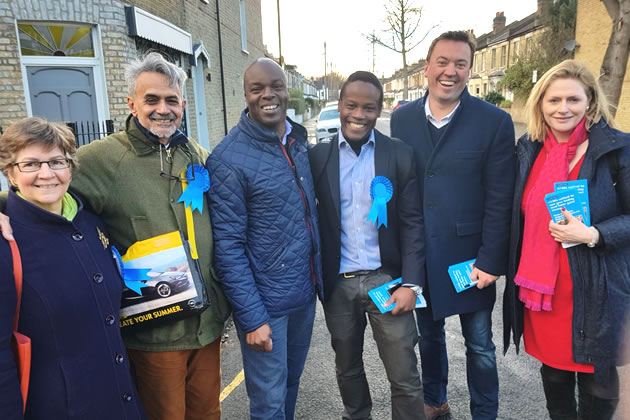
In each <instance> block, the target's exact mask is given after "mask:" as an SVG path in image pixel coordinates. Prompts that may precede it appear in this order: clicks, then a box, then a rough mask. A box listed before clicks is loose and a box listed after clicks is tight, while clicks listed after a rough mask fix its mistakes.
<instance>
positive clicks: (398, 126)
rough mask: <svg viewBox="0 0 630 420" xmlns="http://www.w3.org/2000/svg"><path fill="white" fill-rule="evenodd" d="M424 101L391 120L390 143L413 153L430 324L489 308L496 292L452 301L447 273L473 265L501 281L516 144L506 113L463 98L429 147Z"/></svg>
mask: <svg viewBox="0 0 630 420" xmlns="http://www.w3.org/2000/svg"><path fill="white" fill-rule="evenodd" d="M426 98H427V96H425V97H424V98H420V99H417V100H415V101H413V102H410V103H408V104H405V105H403V106H402V107H400V108H398V109H397V110H396V111H395V112H394V113H393V115H392V119H391V135H392V137H397V138H399V139H401V140H402V141H404V142H405V143H407V144H409V145H411V147H413V149H414V154H415V157H416V168H417V172H418V186H419V189H420V199H421V200H422V203H423V207H424V209H423V210H424V232H425V249H426V267H427V289H428V290H429V293H428V297H429V301H430V302H429V305H430V307H431V309H432V311H433V318H434V319H441V318H444V317H447V316H449V315H453V314H462V313H468V312H475V311H479V310H482V309H488V308H491V307H492V306H493V305H494V301H495V298H496V287H495V286H494V285H492V286H489V287H486V288H485V289H482V290H480V289H477V288H476V287H475V288H472V289H469V290H466V291H465V292H462V293H456V292H455V287H454V286H453V284H452V283H451V280H450V278H449V275H448V267H449V266H450V265H453V264H457V263H460V262H464V261H467V260H471V259H473V258H476V259H477V262H476V266H477V267H478V268H479V269H480V270H483V271H485V272H487V273H490V274H494V275H501V274H505V272H506V269H507V244H508V236H509V222H510V213H511V210H512V188H513V185H514V184H513V182H514V161H515V158H514V141H515V139H514V125H513V124H512V119H511V118H510V116H509V115H508V114H507V113H506V112H504V111H502V110H500V109H499V108H497V107H495V106H494V105H491V104H489V103H487V102H485V101H483V100H481V99H477V98H475V97H472V96H470V95H469V94H468V92H467V91H466V90H464V92H463V93H462V95H461V97H460V100H461V102H460V105H459V107H458V108H457V110H456V111H455V114H454V116H453V119H452V120H451V121H450V122H449V123H448V125H447V126H446V128H445V129H444V130H445V132H444V134H443V135H442V137H441V139H440V141H439V142H438V143H437V144H436V145H435V147H434V146H433V145H432V142H431V138H430V133H429V127H428V122H427V118H426V115H425V112H424V101H425V99H426ZM426 295H427V294H426V293H425V296H426Z"/></svg>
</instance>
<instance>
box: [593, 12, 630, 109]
mask: <svg viewBox="0 0 630 420" xmlns="http://www.w3.org/2000/svg"><path fill="white" fill-rule="evenodd" d="M601 1H602V3H604V6H605V7H606V11H607V12H608V15H609V16H610V18H611V19H612V31H611V34H610V39H609V40H608V48H606V54H605V55H604V60H603V61H602V67H601V70H600V71H601V73H600V77H599V82H600V84H601V86H602V89H603V90H604V93H605V94H606V96H607V97H608V99H609V100H610V103H611V104H612V105H613V107H612V110H611V111H612V112H613V115H614V114H615V113H616V111H617V105H618V104H619V97H620V96H621V88H622V85H623V79H624V78H625V76H626V66H627V65H628V55H629V53H630V0H601Z"/></svg>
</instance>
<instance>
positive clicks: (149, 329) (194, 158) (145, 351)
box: [0, 53, 230, 420]
mask: <svg viewBox="0 0 630 420" xmlns="http://www.w3.org/2000/svg"><path fill="white" fill-rule="evenodd" d="M185 81H186V73H185V72H184V71H183V70H182V69H180V68H179V67H177V66H175V65H174V64H171V63H169V62H167V61H166V60H165V59H164V58H163V57H162V56H161V55H160V54H158V53H151V54H148V55H147V56H146V57H145V58H144V59H143V60H139V61H135V62H133V63H131V64H130V65H129V66H128V68H127V82H128V86H129V96H128V97H127V103H128V105H129V109H130V111H131V114H130V115H129V116H128V117H127V120H126V122H125V128H124V130H123V131H121V132H118V133H116V134H112V135H110V136H108V137H105V138H104V139H101V140H98V141H95V142H92V143H90V144H89V145H87V146H83V147H81V148H80V149H79V150H78V152H77V158H78V160H79V163H80V168H76V169H75V170H74V171H73V174H72V175H73V180H72V183H71V185H70V189H71V190H72V191H73V192H74V193H76V194H77V195H78V196H79V198H81V200H82V201H83V203H84V204H85V205H86V206H87V207H89V208H90V209H91V210H92V211H93V212H94V213H96V214H97V215H99V216H100V217H102V218H103V220H104V221H105V224H106V225H107V229H108V231H109V232H108V233H109V240H110V241H111V242H112V244H113V245H114V246H116V248H117V249H118V250H119V251H120V252H121V253H123V254H124V253H125V252H126V250H127V249H128V248H129V247H130V246H131V245H132V244H134V243H135V242H138V241H142V240H145V239H148V238H152V237H155V236H158V235H162V234H166V233H169V232H173V231H179V232H181V233H182V234H183V235H184V237H185V238H186V239H187V240H190V239H189V234H190V233H191V232H192V231H191V230H190V229H194V233H195V237H196V244H197V250H198V255H199V259H198V261H199V266H200V274H201V277H202V278H203V282H204V283H205V286H206V290H207V293H208V296H209V299H210V301H211V305H210V307H209V308H208V309H206V310H205V311H203V312H201V313H196V314H193V315H190V316H188V317H186V318H184V319H180V320H177V321H169V322H166V323H161V324H160V325H159V326H151V325H147V326H146V327H145V326H142V327H137V328H138V329H132V330H131V331H129V332H127V331H126V328H125V329H123V338H124V340H125V344H126V345H127V350H128V356H129V359H130V361H131V363H132V366H133V368H134V369H135V373H136V376H137V386H138V391H139V395H140V398H141V400H142V403H143V405H144V407H145V410H146V412H147V415H148V418H149V419H151V420H184V419H187V420H190V419H199V420H201V419H203V420H210V419H212V420H219V419H220V417H221V406H220V403H219V394H220V391H221V361H220V349H221V334H222V332H223V327H224V322H225V321H226V319H227V317H228V315H229V313H230V307H229V305H228V303H227V301H226V299H225V296H224V294H223V291H222V290H221V288H220V287H219V286H218V284H217V282H216V279H215V276H214V271H213V269H212V258H213V242H212V228H211V223H210V217H209V215H208V213H209V212H208V208H207V206H208V204H207V201H206V196H205V194H201V195H202V196H203V197H200V200H202V201H200V203H201V204H202V207H203V210H204V211H203V212H199V211H194V212H193V216H192V219H193V223H192V224H191V223H188V224H187V222H186V214H185V208H184V203H183V202H182V203H180V202H178V199H179V198H180V196H181V195H182V191H183V188H182V181H186V179H184V177H186V178H188V175H186V171H187V170H188V169H189V168H190V166H191V165H193V164H194V165H204V163H205V161H206V159H207V157H208V152H207V151H206V150H204V149H203V148H202V147H200V146H199V145H198V144H197V143H196V142H194V141H189V139H188V138H187V137H186V136H185V135H184V134H183V133H182V132H181V131H179V130H178V127H179V126H180V124H181V121H182V116H183V113H184V107H185V106H186V100H185V99H184V97H183V94H182V92H183V88H184V83H185ZM195 171H197V168H195ZM195 174H196V175H195V176H201V175H200V174H199V173H198V172H195ZM191 225H194V227H192V226H191ZM0 228H1V230H2V232H3V235H4V236H5V238H7V239H11V238H10V236H11V234H10V232H11V229H10V226H9V221H8V218H7V217H6V216H4V215H2V214H1V213H0ZM190 236H192V235H190ZM72 239H73V240H81V239H82V236H81V235H77V234H76V232H75V234H73V235H72ZM104 246H105V245H104ZM86 274H87V279H86V281H90V282H92V281H93V282H94V283H95V285H94V287H95V288H98V287H99V286H100V284H101V283H102V281H103V276H102V275H101V274H100V273H86ZM101 287H102V286H101ZM98 290H100V289H95V293H97V292H98ZM107 315H108V314H103V319H104V321H103V322H105V323H106V325H107V328H112V330H111V331H112V333H115V334H117V333H118V325H115V322H109V321H108V320H111V319H113V317H111V316H107ZM86 357H89V355H86ZM126 357H127V355H126V354H112V358H111V360H112V369H120V368H122V366H123V365H124V361H125V358H126ZM94 380H98V378H94ZM121 398H122V401H123V402H122V404H125V402H126V401H128V400H129V398H131V397H130V396H129V395H127V394H124V395H121Z"/></svg>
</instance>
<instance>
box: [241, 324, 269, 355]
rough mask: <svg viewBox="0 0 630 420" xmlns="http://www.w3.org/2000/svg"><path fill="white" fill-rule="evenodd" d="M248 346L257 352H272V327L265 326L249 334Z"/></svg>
mask: <svg viewBox="0 0 630 420" xmlns="http://www.w3.org/2000/svg"><path fill="white" fill-rule="evenodd" d="M246 338H247V345H248V346H249V347H251V348H252V349H253V350H256V351H265V352H270V351H271V349H272V348H273V341H272V340H271V327H270V326H269V324H263V325H261V326H260V327H258V328H257V329H255V330H254V331H252V332H248V333H247V336H246Z"/></svg>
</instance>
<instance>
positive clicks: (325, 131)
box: [315, 107, 341, 143]
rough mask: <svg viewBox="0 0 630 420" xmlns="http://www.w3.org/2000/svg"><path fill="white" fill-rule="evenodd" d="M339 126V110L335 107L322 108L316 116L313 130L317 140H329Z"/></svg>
mask: <svg viewBox="0 0 630 420" xmlns="http://www.w3.org/2000/svg"><path fill="white" fill-rule="evenodd" d="M340 127H341V121H340V120H339V111H337V108H336V107H335V108H324V109H323V110H322V112H320V113H319V116H318V117H317V125H316V131H315V137H316V138H317V142H318V143H319V142H320V141H323V142H327V141H330V139H331V138H333V137H334V136H335V134H337V131H338V130H339V128H340Z"/></svg>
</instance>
